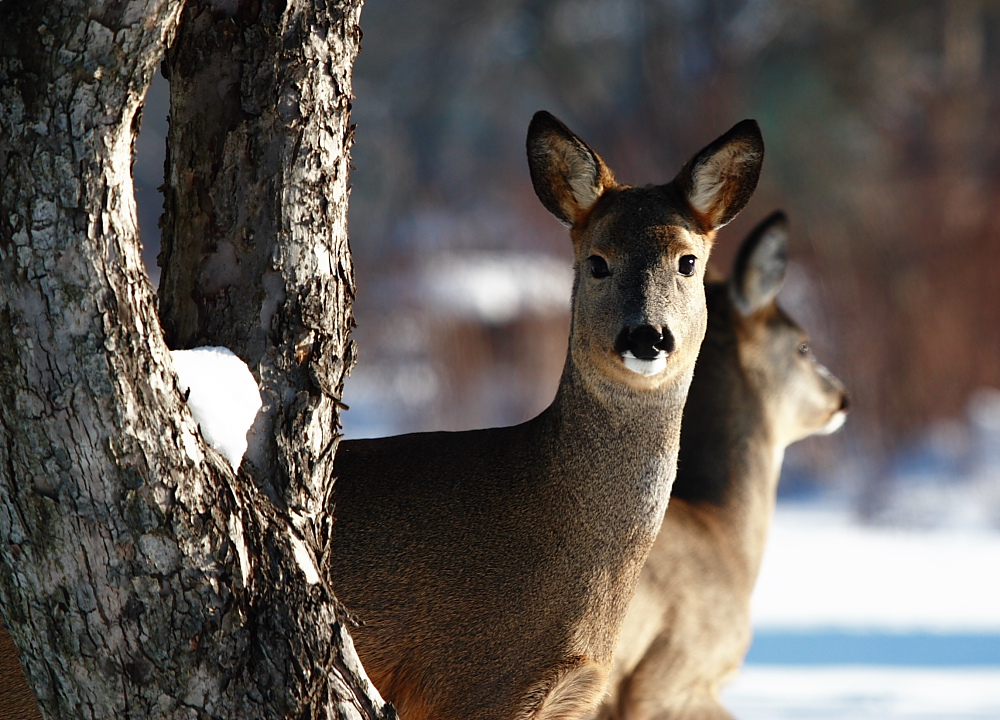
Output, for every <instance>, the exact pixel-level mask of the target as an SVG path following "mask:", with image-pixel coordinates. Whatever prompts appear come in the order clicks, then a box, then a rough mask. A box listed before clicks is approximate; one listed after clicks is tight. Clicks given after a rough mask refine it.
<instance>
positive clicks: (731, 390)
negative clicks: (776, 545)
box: [600, 212, 848, 720]
mask: <svg viewBox="0 0 1000 720" xmlns="http://www.w3.org/2000/svg"><path fill="white" fill-rule="evenodd" d="M786 255H787V224H786V221H785V217H784V215H783V214H782V213H780V212H778V213H774V214H773V215H771V216H770V217H769V218H767V219H766V220H764V221H763V222H762V223H761V224H760V225H758V226H757V228H756V229H755V230H754V231H753V232H752V233H751V234H750V235H749V236H748V237H747V239H746V240H745V241H744V243H743V245H742V246H741V248H740V251H739V254H738V256H737V258H736V263H735V268H734V270H733V273H732V277H730V278H729V280H728V281H720V280H714V281H710V282H708V283H707V284H706V295H707V298H708V331H707V334H706V336H705V342H704V343H703V344H702V348H701V354H700V355H699V357H698V363H697V366H696V368H695V373H694V381H693V382H692V385H691V391H690V394H689V395H688V401H687V405H686V406H685V409H684V424H683V429H682V431H681V447H680V458H679V465H678V471H677V478H676V481H675V483H674V486H673V494H672V497H671V500H670V507H669V508H668V509H667V512H666V515H665V517H664V519H663V526H662V528H661V530H660V534H659V536H658V537H657V539H656V543H655V544H654V546H653V549H652V550H651V551H650V554H649V557H648V558H647V560H646V565H645V566H644V567H643V570H642V574H641V576H640V579H639V584H638V587H637V589H636V593H635V595H634V597H633V598H632V602H631V604H630V605H629V609H628V613H627V615H626V618H625V621H624V624H623V627H622V632H621V637H620V640H619V645H618V649H617V650H616V652H615V660H614V667H613V670H612V674H611V680H610V683H609V696H608V698H607V699H606V700H605V703H604V706H603V707H602V709H601V711H600V716H601V717H602V718H603V720H608V719H610V718H615V719H616V720H626V719H627V720H647V719H653V718H657V719H660V720H666V719H667V718H669V719H670V720H731V718H732V716H731V715H730V714H729V713H728V712H727V711H726V709H725V708H724V707H723V706H722V704H721V703H720V701H719V691H720V688H721V686H722V684H723V683H724V682H725V681H726V680H727V679H728V678H729V677H730V676H731V675H733V674H734V673H735V672H736V671H737V670H738V669H739V667H740V665H741V664H742V662H743V657H744V655H745V654H746V651H747V648H748V647H749V644H750V594H751V591H752V590H753V586H754V583H755V581H756V578H757V573H758V570H759V569H760V564H761V560H762V558H763V554H764V545H765V542H766V538H767V533H768V529H769V527H770V523H771V517H772V514H773V512H774V506H775V498H776V493H777V486H778V475H779V472H780V470H781V461H782V457H783V455H784V451H785V448H786V447H787V446H788V445H790V444H791V443H793V442H795V441H797V440H801V439H803V438H805V437H807V436H809V435H814V434H825V433H829V432H833V431H834V430H836V429H837V428H839V427H840V425H841V424H842V423H843V422H844V419H845V418H846V415H847V407H848V398H847V394H846V392H845V391H844V386H843V385H842V384H841V383H840V381H839V380H838V379H837V378H835V377H834V376H833V375H831V374H830V372H829V371H828V370H827V369H826V368H825V367H823V366H822V365H820V364H819V363H818V362H817V361H816V359H815V358H814V357H813V355H812V352H811V351H810V349H809V337H808V335H807V334H806V332H805V331H804V330H803V329H802V328H801V327H799V326H798V325H797V324H796V323H795V321H794V320H792V319H791V318H790V317H789V316H788V315H787V314H786V313H785V312H784V311H783V310H782V309H781V307H780V306H779V305H778V304H777V303H776V301H775V296H776V295H777V293H778V290H779V289H780V287H781V284H782V282H783V279H784V275H785V267H786V262H787V261H786Z"/></svg>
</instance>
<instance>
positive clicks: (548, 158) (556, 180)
mask: <svg viewBox="0 0 1000 720" xmlns="http://www.w3.org/2000/svg"><path fill="white" fill-rule="evenodd" d="M527 145H528V167H529V170H530V171H531V183H532V185H533V186H534V189H535V194H536V195H537V196H538V199H539V200H541V202H542V204H543V205H544V206H545V208H546V209H547V210H548V211H549V212H551V213H552V214H553V215H555V216H556V217H557V218H558V219H559V220H560V221H562V222H563V223H564V224H566V225H575V224H576V223H577V222H579V221H580V220H581V219H582V218H583V217H584V216H585V215H586V214H587V213H588V212H589V211H590V210H591V209H592V208H593V207H594V205H595V204H596V203H597V200H598V199H599V198H600V197H601V195H602V194H603V192H604V191H605V190H606V189H607V188H609V187H612V186H613V185H614V184H615V181H614V175H613V174H612V172H611V170H610V169H609V168H608V167H607V165H605V163H604V161H603V160H602V159H601V157H600V156H599V155H598V154H597V153H596V152H594V150H593V149H591V147H590V146H589V145H587V143H585V142H584V141H583V140H581V139H580V138H579V137H577V136H576V135H575V134H574V133H573V132H572V131H571V130H570V129H569V128H567V127H566V126H565V125H564V124H563V123H562V122H560V121H559V120H558V119H557V118H556V117H554V116H553V115H551V114H549V113H547V112H544V111H540V112H537V113H535V116H534V118H532V120H531V125H530V126H529V127H528V142H527Z"/></svg>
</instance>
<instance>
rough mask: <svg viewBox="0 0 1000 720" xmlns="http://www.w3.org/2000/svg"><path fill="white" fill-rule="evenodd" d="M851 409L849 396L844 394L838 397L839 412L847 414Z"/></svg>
mask: <svg viewBox="0 0 1000 720" xmlns="http://www.w3.org/2000/svg"><path fill="white" fill-rule="evenodd" d="M850 409H851V396H850V395H848V394H847V393H844V394H843V395H841V396H840V410H841V411H842V412H847V411H848V410H850Z"/></svg>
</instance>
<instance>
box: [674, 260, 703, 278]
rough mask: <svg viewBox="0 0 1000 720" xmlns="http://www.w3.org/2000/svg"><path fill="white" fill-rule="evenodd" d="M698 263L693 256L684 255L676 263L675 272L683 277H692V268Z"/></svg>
mask: <svg viewBox="0 0 1000 720" xmlns="http://www.w3.org/2000/svg"><path fill="white" fill-rule="evenodd" d="M697 261H698V258H696V257H695V256H694V255H685V256H684V257H682V258H681V259H680V261H679V262H678V263H677V272H679V273H680V274H681V275H683V276H684V277H691V276H692V275H694V266H695V263H696V262H697Z"/></svg>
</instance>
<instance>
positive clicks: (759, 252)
mask: <svg viewBox="0 0 1000 720" xmlns="http://www.w3.org/2000/svg"><path fill="white" fill-rule="evenodd" d="M787 267H788V218H787V217H785V213H783V212H781V211H780V210H778V211H776V212H773V213H771V214H770V215H769V216H768V217H767V218H765V219H764V220H763V221H761V223H760V224H759V225H757V227H755V228H754V229H753V231H751V233H750V234H749V235H748V236H747V238H746V240H744V241H743V244H742V245H741V246H740V249H739V252H738V253H737V255H736V263H735V265H734V267H733V277H732V280H731V281H730V290H731V292H732V297H733V300H734V302H735V303H736V307H737V309H738V310H739V311H740V313H741V314H742V315H744V316H747V315H752V314H753V313H755V312H757V311H759V310H762V309H763V308H765V307H767V306H768V305H770V304H771V303H772V302H774V298H775V297H776V296H777V294H778V291H779V290H781V284H782V283H783V282H784V281H785V270H786V269H787Z"/></svg>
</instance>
